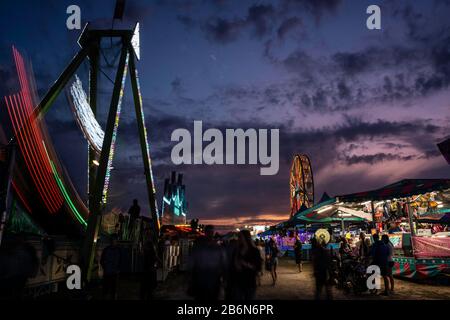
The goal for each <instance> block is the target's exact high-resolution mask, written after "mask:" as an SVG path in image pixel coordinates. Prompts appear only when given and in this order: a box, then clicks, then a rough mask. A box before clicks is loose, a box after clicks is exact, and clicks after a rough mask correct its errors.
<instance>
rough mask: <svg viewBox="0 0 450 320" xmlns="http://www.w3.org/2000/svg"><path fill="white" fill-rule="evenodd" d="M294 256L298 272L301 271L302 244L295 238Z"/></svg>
mask: <svg viewBox="0 0 450 320" xmlns="http://www.w3.org/2000/svg"><path fill="white" fill-rule="evenodd" d="M294 254H295V263H296V264H297V267H298V272H299V273H300V272H302V271H303V263H302V242H301V241H300V239H298V238H297V240H296V241H295V244H294Z"/></svg>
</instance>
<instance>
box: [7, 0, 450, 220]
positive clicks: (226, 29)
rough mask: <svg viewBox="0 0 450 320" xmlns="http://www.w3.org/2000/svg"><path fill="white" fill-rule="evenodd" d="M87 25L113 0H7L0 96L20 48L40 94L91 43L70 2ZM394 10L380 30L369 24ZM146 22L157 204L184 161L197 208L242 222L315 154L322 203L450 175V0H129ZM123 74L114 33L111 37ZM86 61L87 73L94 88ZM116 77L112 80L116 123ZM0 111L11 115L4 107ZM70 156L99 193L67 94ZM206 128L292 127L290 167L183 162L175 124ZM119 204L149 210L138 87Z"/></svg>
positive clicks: (258, 215)
mask: <svg viewBox="0 0 450 320" xmlns="http://www.w3.org/2000/svg"><path fill="white" fill-rule="evenodd" d="M71 4H78V5H79V6H80V8H81V16H82V24H83V25H84V23H85V22H87V21H91V22H93V23H94V24H95V25H97V26H102V27H108V26H109V27H110V26H111V18H112V15H113V11H114V1H112V0H110V1H78V0H77V1H74V0H70V1H59V0H58V1H22V0H14V1H10V0H7V1H2V2H1V5H0V32H1V35H0V79H1V83H0V95H1V96H4V95H6V94H10V93H12V92H14V91H17V80H16V74H15V69H14V65H13V58H12V53H11V46H12V45H15V46H16V47H18V49H19V50H20V51H21V52H22V53H24V54H26V56H27V57H28V58H29V59H30V60H31V62H32V63H33V68H34V74H35V77H36V81H37V86H38V93H39V95H40V97H41V98H42V97H43V95H44V94H45V92H46V90H47V89H48V88H49V86H50V85H51V83H53V81H55V80H56V78H57V77H58V75H59V74H60V73H61V72H62V70H63V68H64V67H65V65H66V64H67V63H68V62H69V61H70V59H71V58H72V57H73V56H74V55H75V53H76V52H77V50H78V49H79V47H78V45H77V43H76V40H77V38H78V36H79V34H80V32H81V31H80V30H68V29H67V28H66V19H67V17H68V15H67V14H66V8H67V6H69V5H71ZM370 4H377V5H379V6H380V7H381V14H382V30H368V29H367V28H366V19H367V17H368V15H367V14H366V8H367V6H368V5H370ZM125 16H126V18H125V19H124V21H123V22H122V23H119V22H116V23H115V26H116V27H120V26H132V25H133V24H134V22H136V21H139V22H140V23H141V56H142V57H141V61H139V63H138V66H137V67H138V70H139V74H140V81H141V89H142V95H143V99H144V110H145V115H146V124H147V128H148V131H149V141H150V148H151V155H152V161H153V171H154V174H155V178H156V187H157V192H158V205H160V204H161V196H162V195H161V191H162V189H163V181H164V178H166V177H168V176H169V175H170V171H171V170H177V171H181V172H183V173H184V175H185V179H184V181H185V183H186V188H187V196H188V202H189V213H188V215H189V217H190V218H193V217H198V218H200V220H201V223H202V222H203V223H214V224H216V225H218V226H220V225H222V226H223V225H228V227H236V226H239V225H244V224H253V223H270V224H273V223H275V222H276V221H279V220H281V219H286V218H287V217H288V216H289V212H290V208H289V168H290V164H291V161H292V157H293V155H294V154H295V153H305V154H307V155H309V156H310V158H311V161H312V166H313V170H314V180H315V189H316V200H318V199H319V198H320V196H321V195H322V193H323V192H325V191H326V192H327V193H328V194H330V195H336V194H343V193H351V192H358V191H363V190H367V189H372V188H378V187H381V186H383V185H385V184H389V183H392V182H395V181H398V180H400V179H405V178H450V167H449V166H448V164H447V163H446V162H445V159H444V158H443V157H442V155H441V154H440V153H439V151H438V149H437V147H436V143H438V142H440V141H442V140H444V139H445V138H446V137H448V136H449V134H450V90H449V86H450V19H449V16H450V1H448V0H447V1H437V0H423V1H375V0H371V1H363V0H355V1H340V0H328V1H327V0H280V1H254V0H253V1H237V0H235V1H232V0H197V1H194V0H191V1H189V0H172V1H134V0H128V1H127V6H126V10H125ZM102 47H103V48H104V50H103V51H104V55H102V59H101V61H102V70H103V71H104V72H105V74H107V75H108V76H109V77H110V78H112V79H114V72H113V70H114V69H113V68H111V67H109V66H108V65H110V64H112V63H114V62H116V63H117V62H118V54H117V53H118V49H119V48H118V46H117V45H116V43H115V42H110V41H105V42H104V43H103V44H102ZM87 70H88V64H87V62H86V63H84V64H83V65H82V66H81V68H80V71H79V72H78V73H77V74H79V76H80V77H81V79H82V81H83V84H84V87H85V89H86V88H87V85H88V81H87ZM111 88H112V84H111V83H110V81H109V80H108V79H107V77H106V76H104V75H101V78H100V106H99V108H100V116H99V117H100V120H101V123H102V124H104V119H105V118H106V116H105V115H106V112H107V108H108V107H109V99H110V90H111ZM1 106H2V108H1V109H0V117H1V118H0V119H2V122H3V121H5V119H7V118H6V117H5V114H6V112H5V108H4V105H1ZM45 120H46V123H47V125H48V127H49V131H50V135H51V138H52V140H53V142H54V144H55V148H56V150H57V151H58V152H59V156H60V160H61V162H62V163H63V164H64V166H65V167H66V168H67V170H68V171H69V173H70V176H71V179H72V181H73V182H74V184H75V185H76V186H77V188H78V190H79V192H80V194H81V195H82V196H84V197H85V193H86V178H87V173H86V167H87V164H86V157H87V154H86V150H87V145H86V142H85V140H84V139H83V135H82V133H81V131H80V130H79V128H78V127H77V125H76V123H75V121H74V117H73V115H72V113H71V111H70V107H69V105H68V103H67V100H66V98H65V95H64V94H62V95H61V97H59V98H58V100H57V103H56V104H55V105H54V106H53V108H52V109H51V110H50V112H49V113H48V114H47V115H46V117H45ZM194 120H202V121H203V127H204V129H207V128H221V129H225V128H244V129H245V128H255V129H260V128H279V129H280V170H279V172H278V174H277V175H274V176H260V174H259V168H260V167H259V165H257V166H250V165H239V166H238V165H235V166H231V165H213V166H207V165H183V166H174V165H173V164H172V162H171V159H170V152H171V149H172V147H173V146H174V145H175V143H174V142H171V141H170V135H171V133H172V131H173V130H174V129H176V128H187V129H190V130H192V128H193V121H194ZM117 141H118V142H117V149H116V150H117V152H116V158H115V162H114V164H113V165H114V170H113V172H112V176H111V183H110V186H111V191H110V203H109V207H108V208H109V209H111V208H113V207H119V208H122V209H124V210H126V209H128V207H129V205H130V203H131V201H132V199H133V198H138V199H139V200H140V202H141V206H142V207H143V212H144V214H145V215H148V205H147V197H146V192H145V178H144V175H143V165H142V160H141V157H140V149H139V145H138V141H139V140H138V134H137V127H136V122H135V118H134V111H133V105H132V94H131V91H130V83H129V80H128V81H127V89H126V93H125V97H124V102H123V106H122V118H121V122H120V125H119V131H118V140H117Z"/></svg>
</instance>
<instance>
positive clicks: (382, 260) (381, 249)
mask: <svg viewBox="0 0 450 320" xmlns="http://www.w3.org/2000/svg"><path fill="white" fill-rule="evenodd" d="M373 240H374V243H373V245H372V250H371V251H372V252H371V256H372V259H373V260H372V263H373V264H374V265H377V266H378V267H379V268H380V274H381V276H382V277H383V280H384V293H383V295H385V296H388V295H389V280H388V257H389V248H388V246H387V245H386V244H385V243H384V242H383V241H381V240H380V236H379V234H378V233H376V234H374V235H373Z"/></svg>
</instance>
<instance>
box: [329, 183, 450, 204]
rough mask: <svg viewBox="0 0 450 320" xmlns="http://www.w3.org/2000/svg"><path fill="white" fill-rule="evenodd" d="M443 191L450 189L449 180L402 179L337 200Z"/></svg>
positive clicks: (379, 197) (385, 197)
mask: <svg viewBox="0 0 450 320" xmlns="http://www.w3.org/2000/svg"><path fill="white" fill-rule="evenodd" d="M445 189H450V179H404V180H401V181H399V182H396V183H393V184H389V185H387V186H385V187H382V188H380V189H375V190H370V191H365V192H357V193H352V194H347V195H341V196H337V198H338V199H339V201H344V202H357V201H367V200H385V199H389V198H401V197H409V196H413V195H417V194H424V193H427V192H431V191H441V190H445Z"/></svg>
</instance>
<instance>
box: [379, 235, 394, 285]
mask: <svg viewBox="0 0 450 320" xmlns="http://www.w3.org/2000/svg"><path fill="white" fill-rule="evenodd" d="M381 241H383V242H384V244H385V245H386V246H387V247H388V259H387V263H388V265H387V272H386V276H387V278H388V280H389V284H390V292H391V293H393V292H394V276H393V275H392V268H393V267H394V258H393V257H394V245H393V244H392V242H391V240H390V239H389V236H388V235H387V234H383V236H382V237H381Z"/></svg>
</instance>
